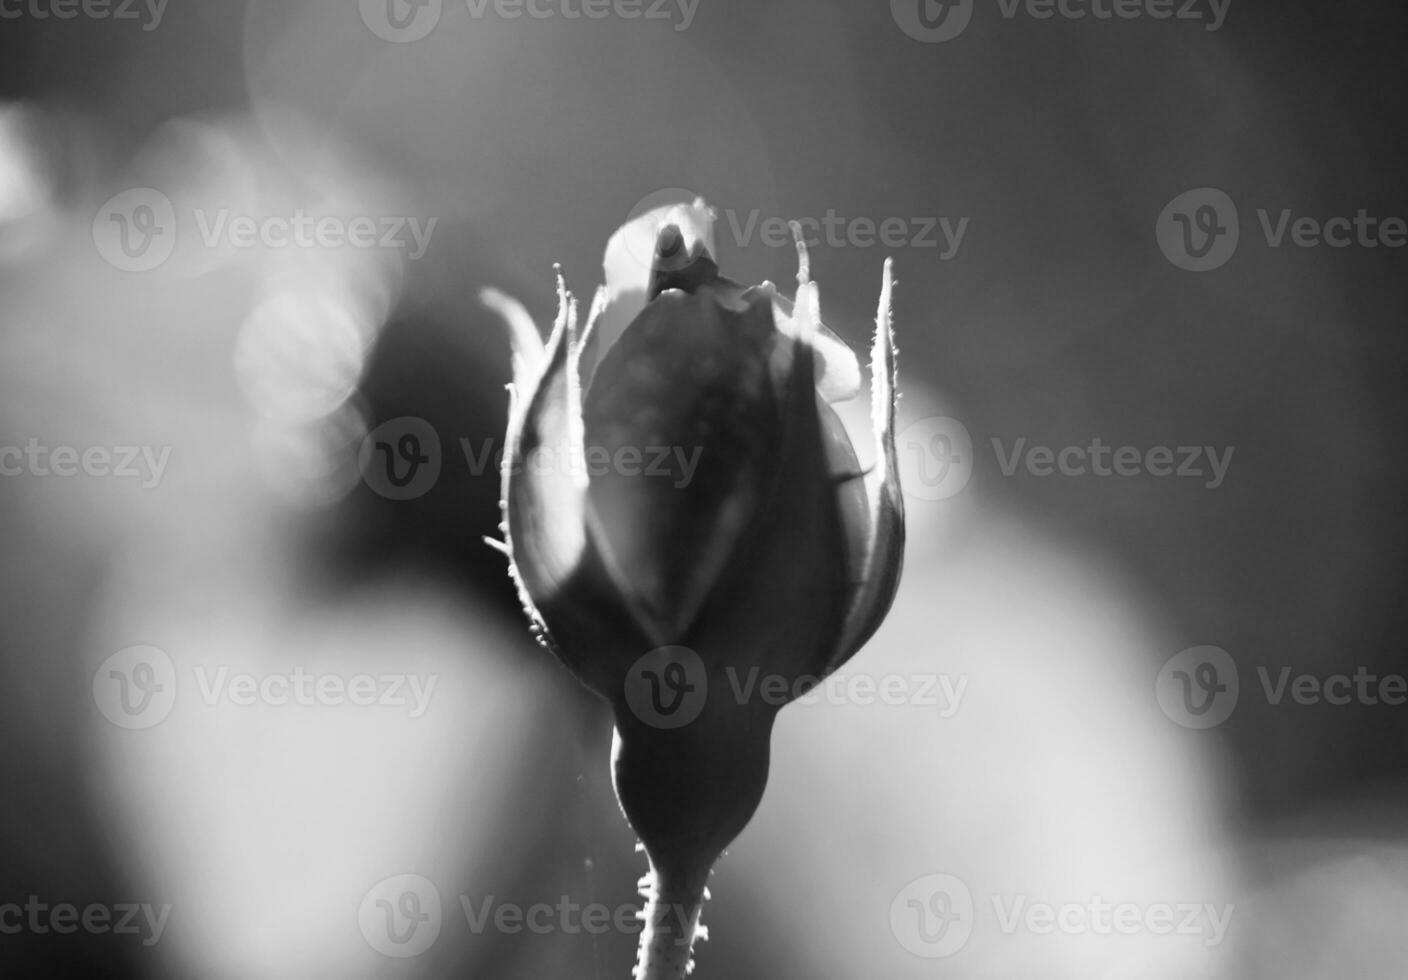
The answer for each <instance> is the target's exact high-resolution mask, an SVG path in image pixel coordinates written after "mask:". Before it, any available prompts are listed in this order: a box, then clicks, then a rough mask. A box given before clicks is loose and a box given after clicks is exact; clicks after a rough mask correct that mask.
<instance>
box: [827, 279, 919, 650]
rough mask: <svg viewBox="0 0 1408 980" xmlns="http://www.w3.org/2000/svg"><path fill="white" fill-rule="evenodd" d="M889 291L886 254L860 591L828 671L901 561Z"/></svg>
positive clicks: (884, 607) (878, 607) (883, 595)
mask: <svg viewBox="0 0 1408 980" xmlns="http://www.w3.org/2000/svg"><path fill="white" fill-rule="evenodd" d="M893 294H894V265H893V262H892V261H891V260H890V259H886V260H885V273H884V281H883V285H882V286H881V289H880V305H879V309H878V310H877V311H876V314H875V344H874V346H873V348H872V349H871V360H870V373H871V379H870V398H871V403H870V413H871V421H872V423H873V424H874V427H875V441H876V444H877V455H876V464H875V467H874V468H873V469H872V470H871V472H870V473H869V475H868V476H867V477H866V481H865V484H866V491H867V495H868V496H869V498H870V508H871V521H870V540H869V541H868V542H867V545H866V549H865V551H866V557H865V571H864V574H863V576H862V579H861V586H860V590H859V591H858V592H857V594H856V596H855V598H854V600H853V602H852V604H851V608H850V609H849V611H848V612H847V616H846V626H845V630H844V632H843V633H842V635H841V640H840V643H839V644H838V645H837V647H836V652H835V655H834V657H833V659H832V662H831V665H830V669H831V670H834V669H836V668H837V667H839V666H840V665H841V664H843V663H845V662H846V661H847V660H848V659H850V657H851V656H852V655H854V654H855V652H856V651H857V650H859V649H860V648H861V647H862V646H863V645H864V644H865V642H866V641H867V640H869V639H870V637H871V635H873V634H874V632H875V631H876V630H877V629H878V628H879V627H880V623H881V622H882V621H883V620H884V619H885V614H886V613H888V612H889V611H890V604H891V603H892V602H894V599H895V591H896V590H897V589H898V588H899V583H900V572H901V570H902V568H903V565H904V498H903V496H902V494H901V490H900V475H899V463H898V461H897V457H896V453H895V406H896V402H897V401H898V398H899V392H898V389H897V388H896V361H895V332H894V321H893V316H892V312H891V305H892V298H893Z"/></svg>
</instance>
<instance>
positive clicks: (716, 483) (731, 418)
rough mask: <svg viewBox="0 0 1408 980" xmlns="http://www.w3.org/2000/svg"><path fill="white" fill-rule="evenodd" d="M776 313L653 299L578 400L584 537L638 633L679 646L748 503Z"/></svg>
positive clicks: (761, 458)
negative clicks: (585, 481) (591, 459)
mask: <svg viewBox="0 0 1408 980" xmlns="http://www.w3.org/2000/svg"><path fill="white" fill-rule="evenodd" d="M776 339H777V333H776V329H775V327H774V325H773V322H772V310H771V307H770V306H769V305H767V304H766V303H762V302H759V303H755V304H753V305H751V306H749V307H747V308H746V309H745V310H744V311H743V312H736V311H734V310H732V309H729V308H727V307H724V306H723V305H721V304H720V303H718V302H717V301H716V299H715V297H713V296H711V295H708V294H707V293H701V294H700V295H696V296H691V295H689V294H687V293H685V292H683V291H680V290H670V291H667V292H665V293H663V294H661V295H660V296H659V297H658V298H656V299H655V300H654V301H652V302H651V303H650V305H649V306H647V307H646V309H645V311H644V312H643V313H642V314H641V316H640V317H639V318H637V320H636V321H635V322H634V323H632V324H631V326H630V328H629V329H628V330H627V331H626V332H625V334H623V335H622V336H621V339H620V340H619V341H618V342H617V344H616V345H615V346H614V347H613V348H612V349H611V350H609V351H607V353H606V356H605V357H604V358H603V360H602V362H601V364H600V366H599V367H598V368H597V373H596V377H595V379H594V380H593V383H592V386H591V388H590V390H589V391H588V392H587V398H586V409H585V418H586V431H587V438H588V442H589V443H590V445H591V446H592V451H593V453H601V454H602V455H601V458H600V460H597V461H596V462H597V463H598V464H604V465H594V466H593V472H592V476H591V485H590V488H589V490H588V499H589V500H590V503H591V506H590V508H589V512H588V520H589V522H590V524H591V527H592V530H593V537H594V540H595V543H596V545H597V547H598V548H600V550H601V552H602V555H603V559H604V561H605V563H606V566H607V568H608V570H609V571H610V572H611V574H612V576H613V578H615V579H616V581H617V583H618V585H619V586H620V588H621V590H622V592H623V593H624V595H625V596H626V598H627V601H628V602H629V603H630V604H631V607H632V609H633V611H634V613H635V615H636V617H637V620H638V622H639V624H640V626H641V628H642V629H643V630H645V631H646V633H647V634H648V635H649V636H650V637H651V638H652V639H653V640H654V641H655V642H656V643H658V644H660V645H665V644H670V643H678V642H681V638H682V637H683V636H684V635H685V633H686V632H687V631H688V629H689V627H690V625H691V624H692V623H693V621H694V619H695V617H696V616H697V615H698V612H699V609H700V608H701V606H702V605H703V603H704V601H705V599H706V598H707V597H708V594H709V592H710V590H711V589H712V587H713V585H714V583H715V581H716V579H717V578H718V576H719V573H720V572H721V571H722V569H723V567H724V566H725V564H726V563H727V562H728V559H729V557H730V556H731V555H732V553H733V551H734V548H735V545H736V543H737V541H738V537H739V534H740V533H741V532H742V530H743V528H744V527H745V526H746V525H747V524H748V522H749V521H750V520H751V519H752V517H753V514H754V511H755V508H756V506H757V501H758V494H759V481H760V479H761V477H762V474H763V473H764V472H765V471H766V470H767V467H768V465H769V463H770V461H771V460H775V458H776V454H777V445H778V439H779V438H780V432H779V418H778V407H777V404H776V399H775V397H774V395H773V390H772V385H771V383H770V379H769V378H768V373H767V363H768V358H769V354H770V351H771V350H772V348H773V346H774V345H775V342H776Z"/></svg>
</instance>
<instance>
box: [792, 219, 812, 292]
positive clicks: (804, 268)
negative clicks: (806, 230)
mask: <svg viewBox="0 0 1408 980" xmlns="http://www.w3.org/2000/svg"><path fill="white" fill-rule="evenodd" d="M787 226H788V227H789V228H791V229H792V240H793V241H795V242H796V243H797V285H798V287H801V286H805V285H806V284H807V283H809V282H811V281H812V262H811V257H810V256H809V255H808V254H807V240H806V239H805V238H804V237H803V236H802V223H801V222H800V221H789V222H788V223H787Z"/></svg>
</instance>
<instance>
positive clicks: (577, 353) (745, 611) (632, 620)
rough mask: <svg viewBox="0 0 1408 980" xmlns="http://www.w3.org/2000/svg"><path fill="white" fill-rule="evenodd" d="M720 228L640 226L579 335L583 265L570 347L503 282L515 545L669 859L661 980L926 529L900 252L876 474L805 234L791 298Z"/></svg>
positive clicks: (650, 925)
mask: <svg viewBox="0 0 1408 980" xmlns="http://www.w3.org/2000/svg"><path fill="white" fill-rule="evenodd" d="M711 221H712V213H711V212H709V211H708V209H707V208H704V207H703V205H702V202H700V203H699V204H696V205H695V206H694V207H692V208H674V209H661V210H660V211H657V212H652V213H651V214H648V215H646V216H644V217H643V218H641V219H637V221H635V222H632V223H631V224H628V225H626V226H624V227H623V228H622V229H621V230H620V231H618V233H617V235H616V236H614V237H613V239H612V242H611V244H610V245H609V246H608V249H607V285H606V287H604V288H603V289H601V290H599V291H598V293H597V297H596V300H595V302H594V303H593V305H592V310H591V312H590V314H589V316H588V318H587V323H586V326H585V328H584V329H583V330H581V331H580V332H579V331H578V329H577V307H576V301H575V300H574V299H573V297H572V295H571V294H570V293H569V292H568V290H567V287H566V285H565V283H564V282H563V281H562V278H561V274H560V273H559V279H558V293H559V297H558V299H559V309H558V316H557V322H556V324H555V325H554V327H553V330H552V334H551V338H550V339H549V340H548V342H547V345H546V347H544V346H543V344H542V342H541V341H540V340H539V338H538V334H537V332H536V330H535V329H534V328H533V325H532V322H531V320H530V319H529V318H528V316H527V314H526V313H525V312H524V311H523V310H522V308H521V307H519V306H518V305H517V304H515V303H514V302H513V301H512V300H509V299H508V298H507V297H505V296H503V295H502V294H498V293H493V292H489V293H486V294H485V300H486V302H488V303H489V304H490V305H492V306H494V307H496V308H497V309H499V310H500V311H501V312H502V313H503V314H504V316H505V319H507V320H508V321H509V323H510V326H511V334H512V337H513V342H514V383H513V385H512V386H511V391H512V407H511V411H510V422H509V432H508V438H507V445H506V447H505V455H504V478H503V512H504V522H503V532H504V550H505V551H506V552H507V553H508V555H509V559H510V568H511V573H512V575H513V578H514V581H515V583H516V584H517V586H518V592H519V597H520V599H521V600H522V602H523V606H524V609H525V610H526V611H527V614H528V617H529V620H530V622H531V623H532V625H533V627H534V631H535V633H536V635H537V636H538V638H539V640H540V641H541V642H542V643H543V644H544V645H545V646H547V647H548V648H549V649H551V650H552V651H553V653H554V654H555V655H556V656H557V657H558V658H559V659H560V660H561V662H562V663H563V664H564V665H565V666H566V667H567V668H568V669H569V670H571V671H572V673H573V674H575V675H576V676H577V678H578V679H579V680H581V681H582V682H583V683H584V684H586V685H587V686H588V687H589V688H591V689H592V690H593V691H595V692H596V693H597V694H599V695H600V696H601V697H603V698H605V699H606V700H607V701H609V702H610V703H611V705H612V707H613V709H614V714H615V722H616V733H615V743H614V749H613V759H612V772H613V780H614V785H615V788H616V793H617V798H618V799H619V801H620V804H621V808H622V810H623V811H624V812H625V815H626V817H627V819H628V820H629V821H630V823H631V826H632V828H633V829H634V830H635V832H636V833H637V835H638V836H639V837H640V840H641V842H642V845H643V847H644V850H645V852H646V854H647V856H648V858H649V860H650V866H651V870H652V875H651V876H648V878H647V884H648V888H647V890H646V892H645V894H646V897H647V898H648V899H649V900H650V901H649V904H648V906H647V909H646V913H645V918H646V920H647V922H646V930H645V932H644V934H643V936H642V944H641V958H640V962H639V963H638V965H637V971H636V976H637V977H641V978H653V977H682V976H684V974H685V972H686V971H687V969H688V968H689V966H690V958H691V948H692V943H693V939H694V937H695V933H696V929H697V927H698V917H699V911H700V908H701V906H702V903H703V900H704V898H705V897H706V894H705V883H706V880H707V878H708V875H709V873H710V871H711V869H712V867H713V865H714V862H715V861H716V860H717V858H718V857H719V855H720V854H721V853H722V852H723V850H724V848H725V847H726V846H727V845H728V844H729V843H730V842H731V841H732V840H733V839H734V837H735V836H737V834H738V833H739V832H740V831H741V830H742V829H743V827H744V826H745V824H747V822H748V821H749V819H751V817H752V815H753V812H754V811H755V809H756V808H757V806H758V802H759V800H760V799H761V797H762V794H763V789H764V787H765V785H766V783H767V773H768V757H769V740H770V737H771V732H772V726H773V720H774V719H775V717H776V714H777V711H778V710H779V708H780V707H781V705H782V703H784V702H785V701H786V700H788V699H790V698H792V697H794V696H795V695H796V694H798V693H801V692H802V691H804V690H806V689H807V688H808V687H809V686H812V685H814V684H816V683H818V682H820V680H821V679H822V678H824V677H825V676H826V675H827V674H829V673H830V672H831V671H833V670H835V669H836V668H837V667H838V666H839V665H840V664H842V663H843V662H845V661H846V660H847V659H848V658H849V657H850V656H851V655H852V654H854V653H855V652H856V651H857V650H858V649H859V648H860V647H861V645H862V644H864V643H865V641H866V640H867V639H868V638H869V637H870V635H871V634H872V633H873V632H874V631H875V629H876V628H877V627H878V626H879V624H880V622H881V620H882V619H883V618H884V616H885V614H886V612H887V611H888V610H889V607H890V603H891V601H892V599H893V597H894V593H895V589H896V587H897V585H898V582H899V575H900V563H901V553H902V551H903V542H904V512H903V505H902V502H901V498H900V491H899V479H898V473H897V466H896V461H895V446H894V414H895V397H896V396H895V359H894V343H893V335H892V329H891V322H890V296H891V291H892V276H891V266H890V263H889V262H888V261H887V262H886V263H885V271H884V279H883V286H882V290H881V298H880V306H879V312H878V315H877V319H876V333H875V343H874V349H873V356H872V383H871V394H872V405H871V410H872V416H873V420H874V436H875V439H876V442H877V453H876V459H877V462H876V465H875V466H874V467H872V468H871V470H870V471H869V473H865V472H862V470H861V468H860V466H859V464H858V462H857V458H856V453H855V450H854V448H853V446H852V443H851V440H850V438H849V437H848V435H847V433H846V430H845V428H844V427H843V425H842V423H841V420H840V418H839V416H838V415H837V414H836V412H835V411H834V410H833V409H832V408H831V406H830V404H828V400H839V399H842V398H849V397H852V396H854V395H855V394H856V392H857V390H858V388H859V381H860V372H859V369H858V367H857V365H856V362H855V357H854V355H853V354H852V353H851V352H850V350H849V349H848V348H847V347H846V346H845V344H844V343H842V342H841V341H840V340H839V339H838V338H837V337H836V336H835V335H834V334H832V333H831V332H830V331H829V330H827V329H826V328H825V327H824V326H822V325H821V322H820V319H819V310H818V296H817V288H816V285H815V284H814V283H812V282H811V281H810V275H809V272H808V265H807V254H806V249H805V246H804V245H803V243H802V242H801V241H800V236H799V240H798V254H799V265H800V269H799V273H798V277H797V280H798V287H797V295H796V300H795V303H792V302H789V301H788V300H787V299H786V298H785V297H783V296H781V295H780V294H779V293H778V291H777V290H776V288H775V287H773V285H772V284H771V283H763V284H761V285H759V286H754V287H745V286H742V285H740V284H738V283H736V282H733V281H731V280H729V279H727V278H724V277H723V276H721V275H720V274H719V270H718V266H717V265H716V263H715V261H714V259H713V256H712V254H711V252H710V249H709V247H708V244H707V243H708V236H709V232H710V227H711V226H710V222H711ZM650 234H654V235H655V244H654V258H653V261H652V262H651V264H650V266H649V268H648V269H647V268H645V266H644V265H639V266H633V264H632V263H631V262H630V261H629V256H627V255H625V254H624V250H623V242H625V241H626V239H628V238H629V237H631V236H634V237H635V238H637V239H639V238H640V237H641V236H642V235H650ZM637 272H638V273H639V274H638V275H637ZM613 318H614V319H615V320H616V322H617V324H618V325H620V324H622V323H624V326H623V327H622V328H621V329H620V330H619V336H618V337H616V338H614V342H611V343H605V344H601V345H600V346H604V347H605V348H606V349H605V350H604V351H603V352H602V353H601V355H600V358H599V360H597V358H596V356H595V354H594V351H595V349H596V347H597V346H598V338H596V336H595V332H596V329H597V327H598V326H599V325H600V324H602V323H609V322H611V321H612V319H613ZM594 361H595V362H596V363H595V365H594V367H593V365H592V362H594ZM750 674H751V675H753V676H754V677H756V678H758V679H759V681H758V683H757V684H755V685H754V686H753V687H752V688H751V692H752V693H751V694H750V695H749V696H743V697H740V696H739V693H738V692H739V691H742V690H744V689H745V688H744V678H746V677H748V676H749V675H750ZM779 679H780V680H779ZM779 691H782V692H784V693H781V694H778V693H777V692H779ZM764 693H766V694H769V695H771V696H763V694H764Z"/></svg>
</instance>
